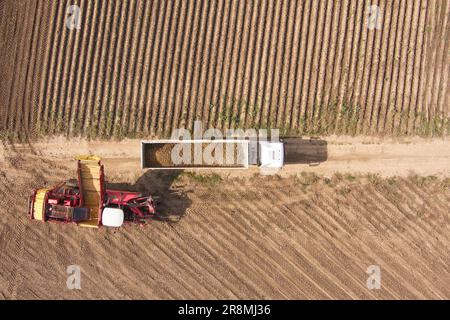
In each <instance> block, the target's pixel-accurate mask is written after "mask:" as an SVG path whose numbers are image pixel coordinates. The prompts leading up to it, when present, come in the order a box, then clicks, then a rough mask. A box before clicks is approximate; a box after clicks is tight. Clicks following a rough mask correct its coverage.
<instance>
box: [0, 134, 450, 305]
mask: <svg viewBox="0 0 450 320" xmlns="http://www.w3.org/2000/svg"><path fill="white" fill-rule="evenodd" d="M353 139H354V138H348V139H347V140H346V139H341V140H343V141H344V144H342V142H339V143H341V144H336V143H337V142H335V141H330V140H329V141H328V147H329V151H330V152H329V159H333V158H334V157H335V152H336V151H337V150H341V151H342V150H345V149H347V150H354V151H355V153H354V154H356V155H358V154H360V152H361V150H366V154H368V155H369V156H368V158H367V159H364V161H365V162H366V163H367V166H366V167H365V169H366V170H367V171H366V172H369V173H375V172H376V171H371V170H372V169H377V170H378V169H379V168H378V167H375V166H373V163H374V162H373V161H372V160H374V159H371V155H372V156H373V155H374V154H377V153H378V151H377V150H378V148H380V147H381V148H384V150H390V151H389V152H388V154H390V155H392V154H394V150H396V151H401V152H402V153H403V158H397V159H394V161H396V162H397V163H398V162H401V161H402V160H401V159H403V164H404V165H405V166H409V165H411V167H410V168H413V169H417V170H418V171H417V172H416V173H419V174H420V173H422V171H421V170H422V169H423V168H424V167H423V166H421V165H417V166H415V165H414V164H416V163H417V164H420V163H421V161H422V159H427V156H428V154H427V153H428V152H432V149H433V148H429V149H427V148H426V146H427V143H428V144H430V145H432V146H436V145H438V144H439V143H442V141H428V142H427V141H422V140H418V141H411V142H410V143H405V142H404V141H403V143H399V142H390V143H386V144H380V143H379V141H374V140H373V138H368V139H371V140H372V144H368V143H367V142H368V141H364V140H362V141H359V144H358V142H357V141H354V140H353ZM350 142H351V143H350ZM363 142H364V143H363ZM444 142H445V144H444V145H443V146H444V147H446V148H442V149H440V150H441V151H442V153H443V155H442V156H443V157H448V156H449V155H448V152H447V151H446V150H448V149H449V148H448V141H444ZM136 143H137V141H122V142H117V143H115V142H90V143H89V142H86V141H69V142H67V141H64V140H62V139H53V140H52V141H50V142H41V143H37V144H35V145H31V146H29V145H28V146H24V145H14V146H11V145H4V146H3V148H2V149H1V152H0V156H1V163H2V166H1V169H0V170H1V172H0V174H1V180H0V183H1V184H0V246H1V248H0V249H1V250H0V295H1V297H3V298H7V299H11V298H12V299H20V298H51V299H62V298H69V299H70V298H119V299H127V298H193V299H196V298H199V299H204V298H207V299H212V298H281V299H284V298H290V299H292V298H324V299H333V298H349V299H352V298H361V299H379V298H394V299H397V298H407V299H416V298H418V299H427V298H437V299H449V298H450V291H449V286H448V283H449V281H450V271H449V268H448V266H449V264H450V260H449V256H448V248H449V247H450V216H449V212H450V206H449V203H450V185H449V172H448V163H449V161H447V162H446V167H444V169H445V170H444V171H443V172H441V171H440V169H439V166H440V165H439V162H438V164H437V166H436V168H435V170H436V172H434V174H436V176H430V177H421V176H417V175H414V174H412V173H410V174H408V173H407V171H406V170H405V168H401V170H399V171H398V172H399V176H397V177H386V178H382V177H381V176H378V175H376V174H364V175H358V174H356V173H355V172H356V171H354V172H350V173H343V174H331V172H332V170H331V171H329V173H330V174H331V175H330V177H329V178H326V177H321V176H317V175H314V174H311V173H305V172H303V170H302V169H303V168H307V167H308V165H307V164H299V165H292V167H291V168H297V169H296V170H295V173H296V175H295V176H291V177H289V175H290V174H291V173H294V172H289V173H281V174H280V176H268V177H261V176H257V175H253V174H252V175H250V176H247V177H246V176H239V177H237V176H233V175H230V176H228V174H227V173H225V172H224V173H223V174H221V176H222V180H221V181H220V180H217V179H209V178H208V176H207V175H205V176H202V179H197V178H196V177H197V176H196V175H198V174H200V173H202V172H203V171H199V172H197V173H195V174H193V175H186V174H184V173H182V172H181V171H164V172H162V171H147V172H143V171H141V170H139V161H138V159H135V158H134V153H133V152H136V151H133V150H135V149H137V150H139V147H138V148H135V146H136ZM345 143H348V144H345ZM74 146H76V147H77V148H75V147H74ZM419 146H420V147H419ZM367 150H369V151H367ZM405 150H410V151H408V152H406V153H405ZM421 150H422V151H421ZM89 151H95V152H96V153H97V154H99V155H103V156H105V157H106V159H105V161H104V162H105V166H106V175H107V177H108V178H109V182H110V183H109V185H110V187H111V188H126V189H131V190H142V191H148V192H151V193H152V194H155V195H158V196H160V197H161V201H162V205H161V207H160V211H161V218H162V219H158V220H163V221H164V220H166V219H165V218H166V217H170V218H171V219H170V221H178V222H172V223H168V222H162V221H158V220H156V221H153V222H152V223H151V224H150V225H148V226H147V227H138V226H127V227H124V228H121V229H118V230H112V229H105V228H102V229H99V230H91V229H84V228H81V227H77V226H75V225H58V224H51V223H40V222H38V221H31V220H29V219H28V218H27V217H26V214H25V212H26V205H27V201H26V196H27V195H28V194H29V193H30V192H31V190H32V189H33V188H37V187H40V186H45V185H52V184H54V183H56V182H58V181H62V180H65V179H67V178H69V177H74V176H75V168H76V166H75V162H74V161H72V160H71V158H72V157H73V155H75V154H76V153H80V152H81V153H82V152H85V153H89ZM127 155H128V156H127ZM408 155H409V158H408ZM343 158H344V160H341V162H343V163H350V164H357V163H358V160H357V159H351V158H348V157H347V158H346V157H343ZM387 158H389V157H387ZM375 159H376V161H389V159H383V158H381V159H379V158H377V157H375ZM360 160H361V159H360ZM447 160H448V158H447ZM331 161H337V162H339V159H336V158H334V160H330V162H331ZM374 161H375V160H374ZM371 163H372V164H371ZM326 164H327V162H324V163H321V164H320V165H319V166H316V167H314V168H315V169H316V170H319V171H318V172H320V170H321V169H320V168H321V167H322V166H325V165H326ZM428 164H429V166H430V167H433V164H434V163H433V161H432V159H430V158H428ZM295 166H296V167H295ZM398 166H400V167H401V166H402V165H401V163H400V164H398ZM334 168H335V169H336V168H339V166H337V167H336V166H335V167H334ZM384 169H385V170H386V171H385V175H389V173H390V169H389V168H388V167H387V166H385V168H384ZM325 171H326V170H325ZM357 171H358V170H357ZM234 172H236V171H234ZM239 172H240V173H246V172H247V171H242V170H239ZM302 172H303V173H302ZM425 172H427V171H425ZM202 174H203V173H202ZM73 264H76V265H79V266H80V267H81V270H82V278H81V287H82V289H81V290H68V289H67V288H66V280H67V273H66V270H67V266H69V265H73ZM370 265H379V266H380V268H381V272H382V273H381V276H382V278H381V279H382V280H381V281H382V282H381V289H380V290H369V289H368V288H367V287H366V280H367V277H368V274H366V269H367V268H368V266H370Z"/></svg>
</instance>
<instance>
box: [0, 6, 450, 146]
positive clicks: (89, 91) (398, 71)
mask: <svg viewBox="0 0 450 320" xmlns="http://www.w3.org/2000/svg"><path fill="white" fill-rule="evenodd" d="M68 5H78V6H79V8H80V17H81V29H79V30H76V29H74V30H70V29H69V28H67V27H66V20H67V19H69V18H70V14H68V13H67V11H66V10H67V7H68ZM369 5H377V6H378V7H379V16H378V17H379V19H380V22H381V29H373V28H369V18H370V14H369V12H368V6H369ZM373 15H374V13H372V17H373ZM449 16H450V1H449V0H414V1H390V0H379V1H375V2H368V1H353V0H327V1H315V0H296V1H281V0H279V1H272V0H252V1H240V2H238V1H229V0H211V1H179V0H176V1H165V0H155V1H145V0H129V1H102V0H76V1H74V0H70V1H69V0H61V1H53V0H39V1H27V0H21V1H18V0H4V1H1V3H0V57H2V58H1V61H0V78H1V79H2V81H1V82H0V107H1V108H0V132H1V133H3V134H6V135H8V136H26V137H31V138H33V137H35V136H36V135H38V134H39V135H47V134H54V133H57V134H66V135H69V136H77V135H84V136H90V137H99V136H100V137H111V136H116V137H123V136H131V137H133V136H136V135H140V136H146V137H149V136H159V137H162V136H170V133H171V132H172V130H173V129H175V128H180V127H186V128H192V127H193V123H194V121H195V120H202V121H203V123H204V124H205V125H208V126H212V127H215V128H229V127H245V128H254V127H260V128H279V129H281V130H282V132H283V134H289V135H295V136H298V135H302V134H333V133H336V134H367V135H371V134H383V135H386V134H387V135H425V136H429V135H437V136H440V135H444V134H448V132H450V108H449V106H450V104H449V101H450V100H449V97H450V90H448V88H449V87H450V83H449V76H448V75H449V74H450V72H449V70H450V69H449V68H450V50H449V44H450V38H449V37H450V28H449V25H450V21H449Z"/></svg>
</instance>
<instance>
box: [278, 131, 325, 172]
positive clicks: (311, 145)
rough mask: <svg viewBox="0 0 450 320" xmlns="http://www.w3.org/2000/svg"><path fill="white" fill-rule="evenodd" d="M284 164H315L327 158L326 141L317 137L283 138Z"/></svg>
mask: <svg viewBox="0 0 450 320" xmlns="http://www.w3.org/2000/svg"><path fill="white" fill-rule="evenodd" d="M283 142H284V163H285V164H309V165H310V166H317V165H319V164H320V163H321V162H324V161H327V159H328V143H327V141H326V140H322V139H319V138H314V137H312V138H310V139H304V138H283Z"/></svg>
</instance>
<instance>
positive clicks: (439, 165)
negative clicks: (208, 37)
mask: <svg viewBox="0 0 450 320" xmlns="http://www.w3.org/2000/svg"><path fill="white" fill-rule="evenodd" d="M299 140H301V141H300V142H299ZM319 141H320V142H321V143H319V144H317V143H315V144H314V142H313V144H312V145H311V144H310V140H309V138H303V139H290V140H289V139H286V143H287V144H288V145H289V146H292V145H293V144H298V146H297V147H296V149H300V150H302V151H301V152H300V153H302V154H300V156H298V155H297V156H296V159H295V160H296V161H297V163H292V162H291V163H288V164H287V165H286V166H285V168H283V170H281V171H279V172H278V174H279V175H281V176H283V177H287V176H291V175H295V174H298V173H300V172H314V173H316V174H318V175H324V176H328V177H329V176H332V175H333V174H334V173H336V172H341V173H351V174H366V173H373V174H379V175H381V176H383V177H388V176H401V177H407V176H410V175H414V174H417V175H422V176H428V175H434V176H439V177H448V176H450V138H448V137H447V138H439V139H422V138H402V139H400V138H399V139H384V140H383V139H381V138H374V137H366V138H364V137H362V138H361V137H359V138H353V137H339V138H337V137H329V138H327V139H326V140H323V139H321V140H319ZM287 148H288V149H289V150H292V148H289V147H287ZM16 149H17V151H19V152H21V151H24V152H29V151H30V147H29V146H28V145H17V146H16ZM34 149H35V150H38V152H39V154H40V155H42V156H46V157H48V158H51V159H53V160H54V161H63V162H66V161H67V160H68V159H73V158H74V157H75V156H76V155H77V154H89V153H91V154H97V155H99V156H101V157H102V158H103V159H104V162H105V163H106V164H107V167H110V165H109V164H113V165H114V167H115V168H118V169H120V170H125V171H136V170H138V169H139V166H140V140H123V141H120V142H113V141H108V142H105V141H91V142H88V141H86V140H73V139H72V140H69V141H68V140H65V139H64V138H52V139H48V140H47V141H43V142H40V143H36V144H34ZM289 150H288V154H287V156H289ZM0 157H2V151H0ZM0 159H1V158H0ZM202 172H208V170H203V171H202ZM257 172H258V169H256V168H251V169H249V170H238V171H236V170H231V171H223V170H222V171H220V173H221V174H224V175H227V176H253V175H254V174H255V173H257Z"/></svg>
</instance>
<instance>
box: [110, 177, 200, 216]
mask: <svg viewBox="0 0 450 320" xmlns="http://www.w3.org/2000/svg"><path fill="white" fill-rule="evenodd" d="M182 172H183V170H148V171H146V172H145V173H144V174H143V175H142V176H141V177H140V178H138V179H137V180H136V182H135V183H134V184H130V183H108V186H107V188H108V189H117V190H124V191H137V192H142V193H147V194H150V195H151V196H152V197H154V198H155V199H156V200H157V203H158V204H157V214H156V215H155V216H154V217H153V220H157V221H164V222H170V223H176V222H178V221H180V220H181V219H182V218H183V217H184V216H185V215H186V211H187V209H188V208H189V207H190V205H191V204H192V200H191V199H189V197H188V196H187V194H186V191H185V190H184V189H183V188H182V187H180V188H177V187H176V186H174V181H175V180H177V178H178V177H179V175H180V174H181V173H182Z"/></svg>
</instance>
